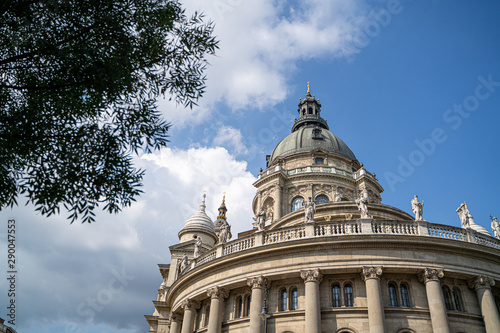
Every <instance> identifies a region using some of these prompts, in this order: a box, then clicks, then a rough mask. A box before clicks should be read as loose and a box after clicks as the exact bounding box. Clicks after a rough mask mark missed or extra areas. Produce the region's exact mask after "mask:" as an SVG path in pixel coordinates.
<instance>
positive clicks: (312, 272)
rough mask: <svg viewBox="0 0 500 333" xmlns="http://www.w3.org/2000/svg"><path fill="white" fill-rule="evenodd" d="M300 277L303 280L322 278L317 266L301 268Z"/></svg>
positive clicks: (316, 280)
mask: <svg viewBox="0 0 500 333" xmlns="http://www.w3.org/2000/svg"><path fill="white" fill-rule="evenodd" d="M300 277H301V278H302V279H303V280H304V282H309V281H313V282H321V280H323V274H321V272H320V271H319V268H314V269H307V270H302V271H300Z"/></svg>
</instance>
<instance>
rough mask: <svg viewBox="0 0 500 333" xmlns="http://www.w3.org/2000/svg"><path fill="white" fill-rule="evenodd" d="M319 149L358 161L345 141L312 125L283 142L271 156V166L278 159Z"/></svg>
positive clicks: (306, 126) (303, 127) (298, 130)
mask: <svg viewBox="0 0 500 333" xmlns="http://www.w3.org/2000/svg"><path fill="white" fill-rule="evenodd" d="M318 148H321V149H324V150H326V151H327V152H330V153H334V154H338V155H341V156H344V157H347V158H349V159H351V160H356V156H354V153H353V152H352V151H351V149H349V147H347V145H346V144H345V143H344V141H342V140H340V139H339V138H338V137H337V136H336V135H334V134H333V133H332V132H330V131H329V130H327V129H324V128H319V127H318V126H316V125H314V124H311V125H305V126H302V127H300V128H298V129H296V130H295V131H294V132H293V133H292V134H290V135H289V136H287V137H286V138H284V139H283V140H281V142H280V143H278V145H277V146H276V148H274V150H273V153H272V154H271V158H270V159H269V165H271V164H272V162H273V161H274V160H275V159H276V158H277V157H286V156H290V155H294V154H298V153H307V152H310V151H313V150H315V149H318Z"/></svg>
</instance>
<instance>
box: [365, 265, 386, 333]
mask: <svg viewBox="0 0 500 333" xmlns="http://www.w3.org/2000/svg"><path fill="white" fill-rule="evenodd" d="M380 275H382V266H377V267H369V266H365V267H363V272H362V273H361V276H362V278H363V280H365V287H366V302H367V304H368V324H369V326H370V333H385V315H384V303H383V302H382V292H381V291H380V278H379V276H380Z"/></svg>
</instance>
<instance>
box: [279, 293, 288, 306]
mask: <svg viewBox="0 0 500 333" xmlns="http://www.w3.org/2000/svg"><path fill="white" fill-rule="evenodd" d="M280 299H281V304H280V311H286V303H287V302H288V292H287V291H286V289H281V291H280Z"/></svg>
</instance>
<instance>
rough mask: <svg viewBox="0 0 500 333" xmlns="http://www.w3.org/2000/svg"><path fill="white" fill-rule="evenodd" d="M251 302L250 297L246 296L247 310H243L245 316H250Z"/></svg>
mask: <svg viewBox="0 0 500 333" xmlns="http://www.w3.org/2000/svg"><path fill="white" fill-rule="evenodd" d="M251 301H252V297H251V296H250V295H248V296H247V308H246V310H245V316H247V317H248V316H250V303H251Z"/></svg>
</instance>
